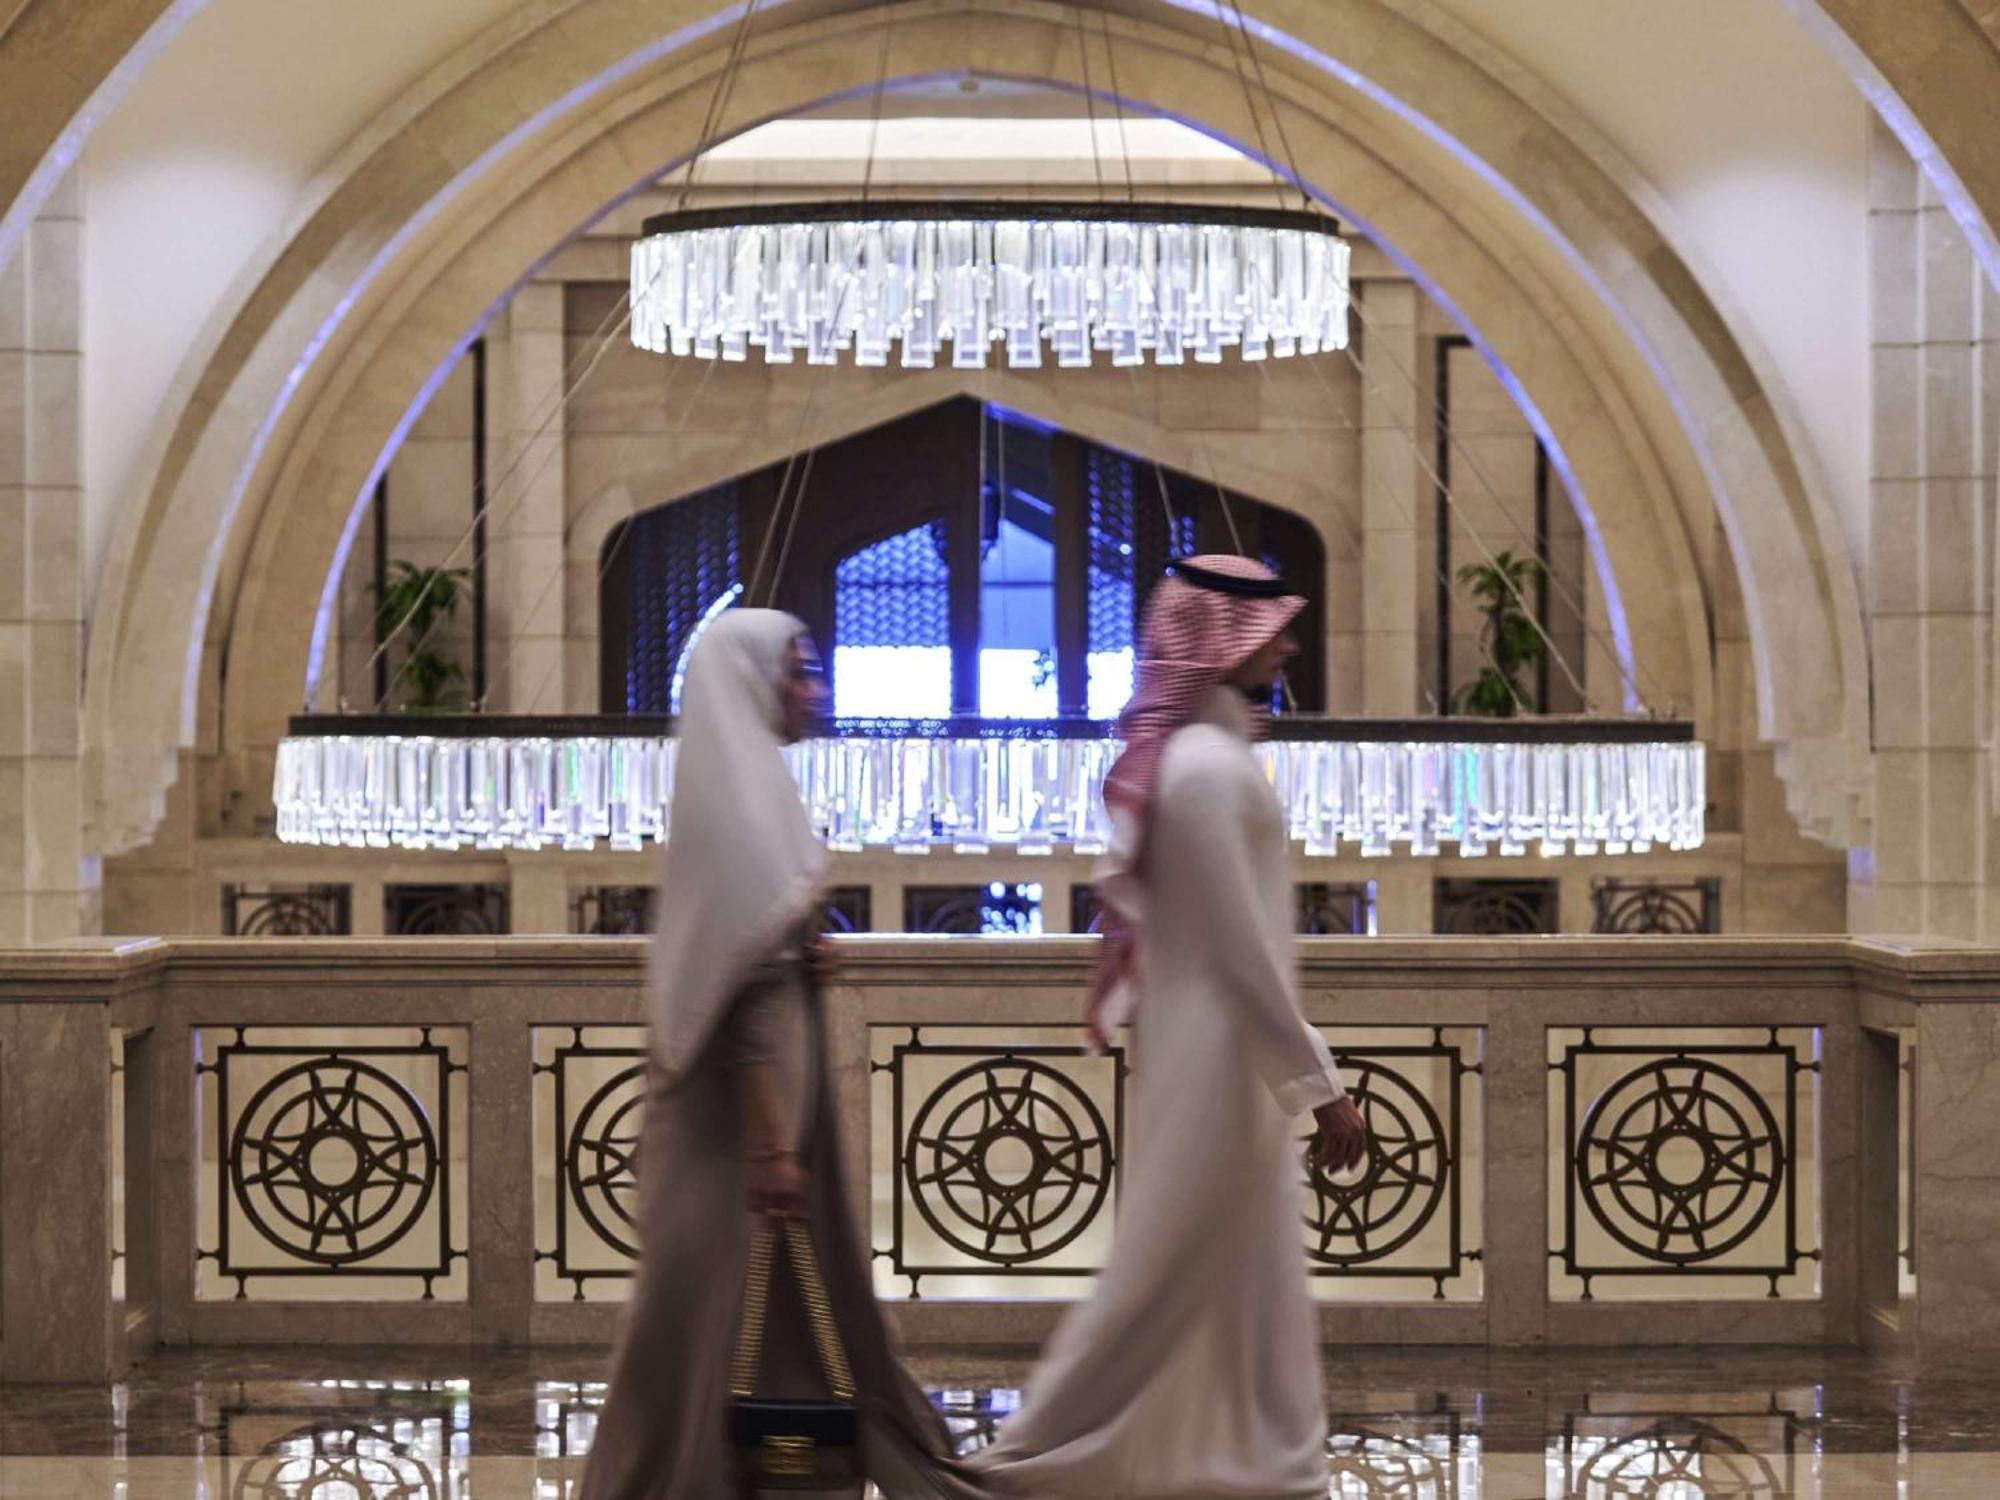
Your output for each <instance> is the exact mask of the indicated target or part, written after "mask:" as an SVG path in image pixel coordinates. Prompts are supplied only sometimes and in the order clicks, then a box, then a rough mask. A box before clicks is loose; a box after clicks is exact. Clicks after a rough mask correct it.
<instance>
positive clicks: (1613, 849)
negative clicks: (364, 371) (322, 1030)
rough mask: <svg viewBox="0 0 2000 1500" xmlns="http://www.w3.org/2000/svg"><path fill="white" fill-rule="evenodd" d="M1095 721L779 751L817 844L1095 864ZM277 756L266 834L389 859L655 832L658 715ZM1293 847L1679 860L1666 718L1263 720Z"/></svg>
mask: <svg viewBox="0 0 2000 1500" xmlns="http://www.w3.org/2000/svg"><path fill="white" fill-rule="evenodd" d="M1109 728H1110V726H1108V725H1106V724H1101V723H1092V722H1079V721H1070V720H1053V721H1048V722H1045V723H1035V722H1028V721H1015V722H1011V723H1001V722H998V721H986V720H976V719H974V720H943V721H915V720H867V721H841V722H839V723H837V724H836V725H834V726H833V732H832V733H830V734H829V735H827V736H825V737H823V738H818V739H811V740H807V741H805V742H803V743H801V744H799V745H796V746H794V747H792V748H791V749H790V750H788V751H787V752H786V754H787V757H788V759H789V762H790V764H791V767H792V772H793V775H794V777H795V778H796V779H797V781H798V784H799V795H800V797H801V798H802V799H803V800H804V802H805V804H806V808H807V811H808V813H809V814H810V815H811V818H812V821H813V826H814V828H815V829H816V830H817V831H818V832H819V834H820V836H821V837H822V838H823V839H824V840H825V842H826V843H827V845H828V847H830V848H833V849H836V850H859V849H864V848H871V847H876V848H892V849H896V850H899V851H901V852H904V853H909V854H925V853H929V852H930V851H931V850H932V849H947V850H953V851H956V852H959V853H978V852H983V851H985V850H988V849H992V848H1011V849H1014V850H1015V851H1017V852H1019V853H1023V854H1046V853H1049V852H1051V851H1053V850H1054V849H1055V848H1057V847H1068V848H1071V849H1074V850H1075V851H1077V852H1078V853H1083V854H1089V853H1096V852H1101V851H1102V850H1103V848H1104V846H1105V843H1106V841H1107V839H1108V838H1109V834H1110V829H1109V827H1108V825H1107V823H1106V821H1105V813H1104V804H1103V799H1102V795H1101V793H1102V787H1103V780H1104V774H1105V772H1106V771H1107V770H1108V769H1109V768H1110V765H1111V762H1112V761H1113V760H1114V759H1115V758H1116V756H1117V754H1118V749H1119V745H1118V742H1117V741H1116V740H1115V739H1114V738H1112V737H1111V735H1110V733H1109ZM291 730H292V732H291V734H290V735H289V736H288V737H287V738H286V739H285V741H284V742H283V744H282V745H281V746H280V747H279V751H278V765H277V774H276V781H275V786H274V788H273V791H274V797H275V801H276V804H277V831H278V837H279V838H280V839H282V840H284V841H285V842H287V843H293V844H322V845H346V846H349V847H357V848H390V847H396V848H404V849H456V848H460V847H476V848H481V849H540V848H549V847H554V848H564V849H591V848H595V847H597V846H598V845H599V844H600V843H602V844H607V845H609V846H610V847H612V848H614V849H637V848H639V847H640V846H641V845H643V844H645V843H648V842H651V841H656V840H658V841H664V840H666V839H668V838H670V837H671V835H672V830H671V827H670V824H669V810H670V807H671V792H672V788H673V776H674V761H675V751H676V741H675V739H674V737H673V734H672V723H671V721H669V720H658V719H652V720H649V719H645V718H638V717H624V716H618V717H604V718H595V719H593V718H591V717H587V716H580V717H574V718H568V719H559V720H551V719H543V718H518V719H517V718H511V717H508V716H502V715H491V716H477V717H471V716H462V715H461V716H441V717H437V718H431V719H425V720H413V719H412V718H411V717H410V716H408V715H383V716H370V717H366V718H363V717H358V716H344V717H333V716H307V717H302V718H298V719H295V720H293V722H292V726H291ZM1258 754H1259V755H1260V756H1261V757H1262V759H1263V761H1264V763H1265V767H1266V770H1267V772H1268V773H1269V775H1270V776H1271V778H1272V782H1273V784H1274V786H1275V787H1276V789H1277V792H1278V796H1279V800H1280V802H1281V803H1282V805H1283V807H1284V809H1285V815H1286V821H1287V824H1288V827H1289V831H1290V834H1291V836H1292V838H1293V839H1295V840H1296V841H1298V842H1300V843H1302V844H1303V845H1304V846H1305V852H1306V853H1307V854H1309V855H1332V854H1338V853H1340V852H1342V851H1343V850H1350V851H1353V852H1358V853H1361V854H1364V855H1386V854H1391V853H1394V852H1398V851H1401V852H1404V853H1408V854H1414V855H1420V856H1422V855H1436V854H1438V853H1440V852H1444V851H1446V850H1451V851H1454V852H1456V853H1458V854H1461V855H1468V856H1470V855H1483V854H1488V853H1497V854H1501V855H1518V854H1524V853H1527V852H1528V851H1530V850H1534V851H1536V852H1538V853H1542V854H1564V853H1568V854H1578V855H1590V854H1623V853H1627V852H1630V853H1644V852H1646V851H1647V850H1649V849H1653V848H1656V847H1657V848H1664V849H1676V850H1680V849H1695V848H1699V847H1700V845H1701V843H1702V838H1703V833H1704V819H1705V814H1706V808H1707V801H1708V797H1707V784H1706V762H1705V757H1704V754H1703V747H1702V745H1701V743H1700V742H1699V741H1697V740H1696V739H1695V738H1694V733H1693V726H1691V725H1690V724H1688V723H1687V722H1686V721H1684V720H1604V719H1562V718H1553V719H1534V720H1513V721H1508V720H1490V719H1421V720H1408V721H1395V720H1365V719H1363V720H1352V719H1350V720H1337V719H1313V718H1303V717H1280V718H1278V719H1275V720H1274V721H1273V722H1272V734H1271V737H1270V739H1269V740H1267V741H1266V742H1265V743H1264V744H1262V745H1260V746H1259V747H1258Z"/></svg>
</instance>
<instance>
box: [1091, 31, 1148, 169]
mask: <svg viewBox="0 0 2000 1500" xmlns="http://www.w3.org/2000/svg"><path fill="white" fill-rule="evenodd" d="M1097 25H1098V28H1099V29H1100V30H1101V31H1103V33H1104V66H1105V70H1106V71H1107V72H1108V73H1109V74H1110V75H1111V107H1112V109H1113V110H1115V111H1116V112H1117V118H1118V159H1119V160H1120V161H1121V162H1123V163H1124V166H1125V201H1126V202H1127V203H1137V202H1138V201H1139V194H1138V190H1137V189H1136V188H1135V187H1134V186H1133V183H1132V143H1131V142H1130V141H1129V140H1127V139H1126V137H1125V96H1124V95H1123V94H1122V93H1120V92H1119V90H1118V49H1117V48H1116V47H1114V46H1113V45H1112V41H1111V18H1110V17H1109V16H1108V15H1106V14H1105V13H1104V12H1103V11H1102V10H1099V11H1098V12H1097ZM1090 135H1091V145H1092V148H1093V149H1095V146H1096V142H1097V126H1096V122H1095V120H1094V119H1093V121H1092V124H1091V131H1090Z"/></svg>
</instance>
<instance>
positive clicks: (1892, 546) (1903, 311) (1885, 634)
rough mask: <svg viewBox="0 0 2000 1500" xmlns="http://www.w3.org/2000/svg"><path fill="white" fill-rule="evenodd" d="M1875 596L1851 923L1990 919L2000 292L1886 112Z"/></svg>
mask: <svg viewBox="0 0 2000 1500" xmlns="http://www.w3.org/2000/svg"><path fill="white" fill-rule="evenodd" d="M1870 175H1871V186H1870V201H1871V209H1870V219H1869V227H1870V260H1871V279H1872V281H1873V287H1874V309H1873V329H1872V335H1871V337H1872V376H1871V380H1872V391H1871V400H1872V405H1873V409H1874V430H1873V441H1872V460H1871V466H1872V479H1871V486H1870V507H1869V509H1870V524H1869V548H1868V551H1869V558H1868V573H1869V580H1868V584H1869V588H1868V602H1869V615H1870V631H1871V642H1870V646H1871V651H1872V656H1873V662H1872V666H1873V676H1874V700H1875V723H1874V747H1875V766H1876V769H1875V807H1874V841H1873V847H1872V850H1871V851H1869V854H1870V856H1872V858H1860V859H1857V860H1856V862H1855V863H1856V868H1855V870H1854V871H1853V875H1854V879H1853V883H1852V887H1851V895H1850V922H1851V925H1852V926H1853V929H1854V930H1855V931H1875V932H1911V933H1919V932H1920V933H1928V934H1934V935H1937V936H1944V937H1959V938H1977V937H1979V936H1981V934H1982V933H1983V932H1984V931H1985V930H1986V927H1987V917H1986V913H1985V910H1984V908H1985V907H1986V905H1987V904H1988V903H1987V901H1986V894H1985V893H1986V885H1987V861H1988V858H1989V853H1988V847H1987V845H1988V839H1987V837H1986V834H1987V825H1988V820H1989V817H1990V808H1991V802H1992V798H1991V790H1990V787H1989V772H1990V769H1991V768H1990V766H1989V764H1988V758H1987V752H1986V749H1985V744H1986V740H1987V737H1988V733H1989V726H1990V719H1991V697H1992V683H1991V675H1990V674H1991V667H1992V662H1991V649H1990V643H1989V639H1988V636H1989V630H1990V614H1991V609H1992V604H1991V587H1992V585H1991V577H1990V568H1991V552H1992V548H1993V498H1994V489H1993V486H1994V479H1993V475H1994V454H1993V450H1994V441H1995V437H1996V424H1995V422H1994V420H1993V416H1994V402H1993V399H1992V395H1991V393H1990V392H1987V391H1985V390H1983V389H1982V387H1983V386H1985V385H1988V384H1990V383H1991V377H1992V375H1993V373H1994V372H1995V371H1996V370H2000V362H1996V359H1995V347H1996V346H1995V339H1996V338H2000V318H1996V309H2000V300H1996V298H1995V296H1994V294H1993V291H1992V288H1990V287H1989V286H1988V285H1987V284H1986V281H1985V277H1984V276H1983V274H1982V273H1981V272H1980V270H1979V268H1978V266H1977V264H1976V263H1975V261H1974V259H1973V256H1972V251H1971V247H1970V245H1969V244H1968V243H1967V241H1966V239H1965V236H1964V233H1963V231H1961V230H1960V229H1959V227H1958V225H1957V223H1956V222H1954V221H1953V219H1952V218H1951V215H1950V213H1949V211H1948V210H1946V209H1945V208H1944V207H1943V206H1942V204H1941V203H1940V202H1939V200H1938V198H1937V195H1936V193H1935V191H1933V190H1932V188H1931V187H1930V185H1929V182H1928V180H1927V179H1926V178H1925V176H1924V175H1923V173H1922V172H1921V171H1919V170H1918V169H1917V167H1916V166H1915V164H1914V163H1912V162H1911V160H1910V158H1909V157H1908V155H1907V154H1906V153H1905V152H1904V151H1903V149H1902V147H1901V145H1900V144H1898V143H1897V142H1896V140H1895V139H1894V137H1892V136H1891V135H1890V134H1889V132H1888V130H1887V129H1886V128H1884V127H1882V126H1880V125H1879V124H1878V126H1877V128H1876V132H1875V141H1874V144H1873V147H1872V151H1871V158H1870Z"/></svg>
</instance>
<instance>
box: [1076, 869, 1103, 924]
mask: <svg viewBox="0 0 2000 1500" xmlns="http://www.w3.org/2000/svg"><path fill="white" fill-rule="evenodd" d="M1103 929H1104V898H1103V897H1102V896H1100V895H1098V894H1097V887H1096V886H1094V885H1088V884H1085V883H1083V882H1081V881H1079V882H1078V883H1077V884H1075V885H1073V886H1071V887H1070V888H1069V930H1070V931H1071V932H1101V931H1103Z"/></svg>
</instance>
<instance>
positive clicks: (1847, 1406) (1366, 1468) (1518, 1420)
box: [0, 1349, 2000, 1500]
mask: <svg viewBox="0 0 2000 1500" xmlns="http://www.w3.org/2000/svg"><path fill="white" fill-rule="evenodd" d="M602 1363H603V1355H602V1352H601V1351H598V1350H575V1351H549V1350H538V1351H535V1352H533V1353H494V1352H480V1353H476V1354H472V1353H462V1352H454V1351H447V1350H424V1351H418V1350H396V1349H380V1350H340V1351H321V1350H298V1349H288V1350H259V1351H242V1352H234V1353H229V1354H218V1353H214V1352H208V1353H204V1354H200V1355H187V1354H177V1355H163V1356H160V1357H158V1358H156V1359H154V1360H152V1361H150V1362H149V1363H147V1364H146V1365H145V1366H143V1367H141V1368H140V1369H138V1370H136V1371H134V1372H133V1373H132V1374H131V1375H130V1376H129V1377H128V1378H127V1379H125V1380H123V1381H121V1382H119V1383H118V1384H116V1385H114V1386H112V1387H110V1388H108V1389H105V1388H97V1387H92V1388H88V1389H82V1388H76V1387H60V1388H46V1387H43V1388H36V1387H9V1388H7V1389H5V1390H0V1496H5V1497H7V1500H15V1497H22V1500H26V1497H30V1496H33V1497H37V1500H70V1497H76V1500H84V1497H88V1500H104V1497H117V1500H169V1497H172V1500H180V1497H200V1500H493V1497H503V1496H504V1497H520V1500H567V1497H570V1496H573V1495H574V1494H575V1493H576V1490H577V1484H578V1480H579V1477H580V1474H581V1467H582V1466H581V1459H582V1457H583V1455H584V1454H585V1453H587V1452H588V1451H589V1446H590V1439H591V1432H592V1427H593V1424H594V1420H595V1410H596V1405H597V1403H598V1401H599V1400H600V1399H601V1398H602V1394H603V1392H602V1387H601V1386H600V1385H599V1384H598V1383H597V1382H598V1379H599V1372H600V1371H601V1369H602ZM915 1363H916V1365H917V1368H918V1373H919V1374H920V1376H921V1377H922V1378H923V1379H924V1381H925V1383H926V1385H927V1387H929V1388H930V1389H931V1390H932V1391H933V1393H934V1398H935V1399H936V1400H937V1401H938V1402H939V1404H940V1405H941V1406H942V1407H943V1408H944V1409H945V1411H946V1413H947V1415H948V1416H949V1418H950V1422H951V1425H952V1427H953V1428H954V1430H955V1431H956V1432H957V1434H958V1436H959V1439H960V1441H961V1442H962V1443H963V1444H965V1445H966V1446H972V1445H975V1444H977V1443H980V1442H982V1441H984V1440H985V1439H986V1437H987V1436H988V1435H990V1433H991V1432H992V1430H993V1428H994V1427H995V1426H996V1425H997V1424H998V1423H1000V1422H1002V1421H1004V1420H1005V1417H1006V1413H1007V1412H1008V1411H1009V1410H1010V1409H1011V1407H1012V1405H1013V1403H1014V1401H1015V1399H1016V1390H1017V1387H1018V1385H1019V1383H1020V1381H1021V1378H1022V1376H1023V1374H1024V1373H1025V1365H1024V1363H1023V1362H1022V1361H1021V1360H1019V1359H1010V1358H1003V1357H995V1356H994V1355H992V1354H990V1353H986V1352H979V1353H968V1354H965V1355H962V1356H956V1357H954V1356H949V1355H940V1354H933V1355H930V1356H926V1357H920V1358H919V1359H918V1360H917V1361H915ZM1327 1392H1328V1415H1329V1427H1330V1434H1331V1435H1330V1438H1329V1441H1328V1449H1327V1471H1328V1491H1329V1494H1331V1495H1334V1496H1341V1497H1350V1496H1351V1497H1384V1500H1528V1497H1534V1500H1544V1497H1567V1496H1583V1497H1590V1500H1613V1497H1626V1496H1634V1497H1648V1500H1722V1497H1728V1500H1767V1497H1777V1496H1807V1497H1833V1496H1861V1495H1868V1496H1898V1497H1909V1496H1916V1497H1922V1496H1933V1495H1935V1496H1985V1497H2000V1360H1996V1362H1995V1367H1994V1371H1993V1374H1992V1375H1991V1377H1989V1378H1956V1379H1950V1380H1946V1379H1933V1378H1928V1377H1927V1378H1925V1379H1923V1380H1921V1381H1919V1380H1915V1379H1912V1378H1910V1377H1908V1376H1907V1375H1906V1374H1903V1373H1899V1371H1898V1370H1897V1368H1896V1367H1895V1366H1893V1365H1886V1364H1882V1363H1878V1362H1876V1361H1873V1360H1871V1359H1870V1358H1869V1357H1867V1356H1866V1355H1863V1354H1859V1353H1850V1352H1844V1351H1843V1352H1834V1353H1815V1352H1809V1351H1798V1350H1756V1349H1748V1350H1719V1349H1718V1350H1707V1351H1689V1352H1682V1351H1653V1350H1648V1351H1644V1352H1642V1353H1633V1352H1628V1351H1622V1350H1591V1351H1577V1350H1561V1351H1554V1352H1550V1353H1545V1354H1528V1353H1513V1352H1506V1353H1501V1352H1490V1351H1487V1350H1484V1349H1428V1350H1414V1349H1393V1350H1390V1349H1356V1350H1345V1351H1335V1352H1332V1353H1330V1355H1329V1358H1328V1364H1327Z"/></svg>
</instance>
